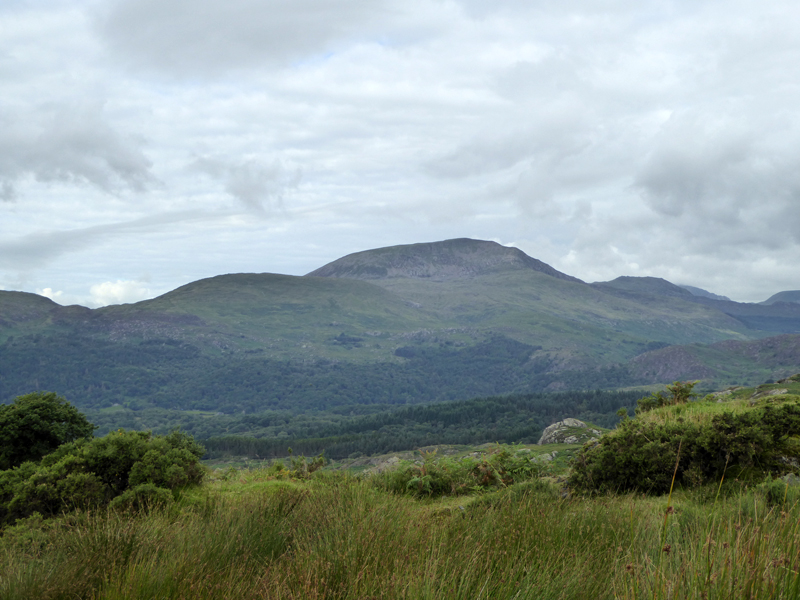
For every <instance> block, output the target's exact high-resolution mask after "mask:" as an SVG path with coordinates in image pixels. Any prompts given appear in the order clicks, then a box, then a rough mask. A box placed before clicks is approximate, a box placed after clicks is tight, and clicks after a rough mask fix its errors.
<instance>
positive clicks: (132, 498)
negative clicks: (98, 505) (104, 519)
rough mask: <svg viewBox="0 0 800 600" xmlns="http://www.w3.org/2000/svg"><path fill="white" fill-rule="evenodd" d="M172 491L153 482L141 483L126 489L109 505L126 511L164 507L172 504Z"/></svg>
mask: <svg viewBox="0 0 800 600" xmlns="http://www.w3.org/2000/svg"><path fill="white" fill-rule="evenodd" d="M173 501H174V499H173V497H172V493H171V492H170V491H169V490H166V489H164V488H162V487H158V486H156V485H155V484H152V483H140V484H139V485H137V486H136V487H132V488H131V489H129V490H125V491H124V492H122V494H120V495H119V496H117V497H116V498H114V499H113V500H112V501H111V502H110V503H109V505H108V507H109V508H112V509H114V510H121V511H125V512H141V511H147V510H150V509H152V508H157V507H158V508H162V507H164V506H168V505H170V504H172V502H173Z"/></svg>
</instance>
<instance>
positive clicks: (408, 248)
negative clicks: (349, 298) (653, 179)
mask: <svg viewBox="0 0 800 600" xmlns="http://www.w3.org/2000/svg"><path fill="white" fill-rule="evenodd" d="M506 268H517V269H530V270H533V271H538V272H540V273H544V274H545V275H550V276H551V277H555V278H557V279H563V280H565V281H573V282H577V283H583V282H582V281H581V280H580V279H577V278H575V277H572V276H570V275H566V274H564V273H562V272H560V271H557V270H555V269H554V268H553V267H551V266H550V265H547V264H545V263H543V262H542V261H540V260H537V259H535V258H531V257H530V256H528V255H527V254H525V253H524V252H523V251H522V250H520V249H518V248H508V247H506V246H501V245H500V244H497V243H495V242H487V241H483V240H471V239H467V238H458V239H454V240H445V241H443V242H431V243H424V244H409V245H404V246H389V247H387V248H378V249H376V250H366V251H364V252H356V253H354V254H348V255H347V256H344V257H342V258H340V259H338V260H335V261H333V262H331V263H328V264H327V265H325V266H323V267H320V268H319V269H317V270H316V271H312V272H311V273H309V274H308V275H309V276H312V277H340V278H346V279H363V280H376V279H394V278H413V279H432V280H439V281H447V280H451V279H464V278H469V277H475V276H478V275H482V274H484V273H489V272H492V271H497V270H501V269H506Z"/></svg>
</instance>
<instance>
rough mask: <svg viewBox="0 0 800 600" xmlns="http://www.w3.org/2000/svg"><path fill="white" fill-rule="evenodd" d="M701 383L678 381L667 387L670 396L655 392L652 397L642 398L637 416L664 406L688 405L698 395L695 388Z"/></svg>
mask: <svg viewBox="0 0 800 600" xmlns="http://www.w3.org/2000/svg"><path fill="white" fill-rule="evenodd" d="M698 383H699V382H697V381H676V382H674V383H673V384H672V385H668V386H667V391H668V392H669V394H665V393H664V392H653V393H652V394H650V396H648V397H646V398H642V399H641V400H639V401H638V402H637V407H636V414H637V415H638V414H639V413H643V412H647V411H648V410H653V409H654V408H660V407H662V406H672V405H675V404H686V403H687V402H689V401H690V400H692V399H693V398H696V397H697V396H698V394H696V393H695V392H693V391H692V390H693V389H694V386H696V385H697V384H698Z"/></svg>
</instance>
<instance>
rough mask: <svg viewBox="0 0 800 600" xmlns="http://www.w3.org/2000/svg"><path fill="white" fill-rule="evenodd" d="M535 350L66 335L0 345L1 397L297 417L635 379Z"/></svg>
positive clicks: (622, 371)
mask: <svg viewBox="0 0 800 600" xmlns="http://www.w3.org/2000/svg"><path fill="white" fill-rule="evenodd" d="M536 350H537V348H535V347H533V346H529V345H526V344H522V343H520V342H517V341H514V340H511V339H509V338H505V337H502V336H498V337H495V338H493V339H491V340H487V341H484V342H483V343H480V344H478V345H476V346H472V347H468V348H454V347H451V346H446V345H445V346H441V347H440V346H424V345H413V344H412V345H409V346H405V347H402V348H399V349H398V350H397V353H396V354H397V356H398V361H397V362H392V363H385V362H384V363H372V364H352V363H336V362H326V361H319V362H314V363H303V362H301V361H293V362H290V361H285V360H274V359H267V358H263V357H259V356H258V355H257V354H255V355H253V354H244V353H240V354H237V355H230V356H221V357H210V356H208V355H205V354H203V353H201V352H200V350H199V349H198V348H196V347H194V346H192V345H188V344H184V343H181V342H179V341H175V340H170V339H158V340H147V341H139V342H125V343H122V342H120V343H112V342H109V341H103V340H99V339H95V338H92V337H88V336H81V335H77V334H75V333H74V332H67V331H65V332H64V333H62V334H59V335H52V336H48V337H43V336H36V335H31V336H26V337H18V338H10V339H8V340H7V341H6V342H5V343H4V344H2V345H0V402H3V401H8V400H10V399H11V398H13V397H15V396H18V395H21V394H24V393H28V392H30V391H32V390H39V389H50V390H56V391H58V393H60V394H62V395H64V396H66V397H67V398H69V400H70V401H71V402H73V403H74V404H75V405H76V406H78V407H79V408H81V409H82V410H86V409H102V408H108V407H111V406H113V405H120V406H121V407H124V408H128V409H131V410H134V411H139V410H142V409H155V408H161V409H168V410H172V411H174V410H181V411H189V410H202V411H213V412H220V413H224V414H228V415H232V414H234V413H236V414H241V413H243V412H244V413H261V412H264V411H283V410H289V411H292V412H294V413H300V412H309V411H317V410H330V409H332V408H337V407H349V406H353V405H392V406H402V405H408V404H426V403H431V402H443V401H448V400H459V399H463V398H474V397H476V396H490V395H494V394H504V393H530V392H541V391H544V390H545V389H548V388H549V387H550V388H552V387H555V388H556V389H594V388H612V387H621V386H627V385H635V384H637V383H639V382H637V381H634V380H633V379H632V377H631V375H630V373H629V372H628V370H627V368H625V367H610V368H604V369H590V370H584V371H567V372H560V373H550V372H548V369H549V368H550V366H551V360H550V359H549V358H547V357H546V356H545V357H543V358H540V359H537V360H533V361H532V360H531V359H530V357H531V355H532V354H533V353H534V352H535V351H536ZM93 416H95V415H93Z"/></svg>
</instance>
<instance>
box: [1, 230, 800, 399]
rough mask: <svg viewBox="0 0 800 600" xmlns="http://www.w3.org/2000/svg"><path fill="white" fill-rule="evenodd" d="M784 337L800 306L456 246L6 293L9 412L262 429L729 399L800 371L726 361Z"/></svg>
mask: <svg viewBox="0 0 800 600" xmlns="http://www.w3.org/2000/svg"><path fill="white" fill-rule="evenodd" d="M775 333H783V334H786V333H789V334H796V333H800V304H790V303H785V302H777V303H775V304H772V305H757V304H742V303H736V302H732V301H723V300H716V299H713V298H708V297H701V296H696V295H693V294H692V293H691V292H690V291H687V290H685V289H683V288H681V287H679V286H676V285H674V284H672V283H671V282H669V281H666V280H664V279H660V278H655V277H641V278H639V277H620V278H617V279H615V280H612V281H609V282H597V283H592V284H588V283H585V282H583V281H581V280H580V279H577V278H574V277H571V276H569V275H566V274H564V273H560V272H559V271H557V270H555V269H553V268H552V267H550V266H549V265H546V264H545V263H542V262H541V261H539V260H537V259H534V258H531V257H529V256H527V255H526V254H525V253H523V252H522V251H521V250H519V249H517V248H507V247H504V246H501V245H500V244H497V243H495V242H487V241H481V240H469V239H466V238H458V239H454V240H445V241H443V242H431V243H427V244H409V245H403V246H391V247H387V248H379V249H376V250H367V251H364V252H361V253H355V254H352V255H348V256H345V257H341V258H340V259H337V260H335V261H333V262H331V263H328V264H327V265H324V266H323V267H320V269H317V270H315V271H312V272H311V273H309V274H308V275H304V276H292V275H280V274H274V273H238V274H227V275H219V276H216V277H210V278H206V279H201V280H198V281H195V282H191V283H189V284H186V285H184V286H181V287H179V288H177V289H175V290H172V291H171V292H168V293H166V294H163V295H161V296H159V297H157V298H153V299H151V300H146V301H143V302H138V303H133V304H123V305H112V306H106V307H103V308H99V309H88V308H85V307H80V306H66V307H65V306H60V305H58V304H56V303H55V302H53V301H51V300H49V299H47V298H44V297H41V296H37V295H35V294H27V293H23V292H4V291H0V401H2V400H3V399H8V398H11V397H13V396H14V395H17V394H21V393H26V392H28V391H31V390H33V389H53V390H55V391H57V392H65V391H67V392H69V395H70V400H73V399H74V400H75V401H76V403H77V404H78V405H84V406H86V405H88V406H90V407H93V409H97V410H110V411H113V410H116V409H114V408H113V407H114V406H116V405H119V406H122V407H126V410H133V411H136V410H143V409H148V410H149V409H150V408H153V407H157V408H158V409H159V410H170V411H172V410H190V409H192V410H194V409H200V410H207V411H222V412H225V413H226V414H227V413H228V412H230V411H233V412H237V413H241V411H247V413H248V414H249V413H251V412H258V411H264V410H290V411H300V412H302V411H307V410H318V409H319V408H320V407H328V408H331V407H338V408H337V410H338V409H341V410H346V407H347V406H349V405H353V406H356V407H361V408H357V410H363V407H364V406H368V405H371V404H375V405H383V404H391V405H394V404H406V403H408V404H413V403H425V402H438V401H442V400H447V399H456V398H458V397H469V396H476V395H490V394H502V393H511V392H514V393H517V392H526V391H553V390H570V389H608V388H617V387H624V386H631V385H641V384H651V383H668V382H669V381H668V380H665V379H664V378H667V377H668V376H669V375H672V374H676V373H681V374H685V375H686V376H687V377H695V378H700V377H704V378H707V379H708V380H709V381H714V382H715V383H720V384H724V383H726V382H728V381H734V380H735V381H738V380H739V379H741V377H745V378H747V379H748V381H750V380H753V381H755V380H757V379H758V378H762V380H763V378H765V377H771V376H773V375H775V374H782V373H784V372H786V371H787V370H788V371H791V370H792V369H794V372H797V371H798V370H800V364H798V365H795V364H794V361H795V360H796V359H797V356H798V355H797V353H795V351H794V350H793V348H794V346H793V345H792V344H789V345H788V346H787V345H786V344H784V342H782V341H780V340H778V341H775V342H774V343H772V342H771V343H772V344H773V345H772V346H769V345H766V346H764V347H763V348H764V350H763V351H761V350H759V351H756V350H753V351H750V350H747V351H744V350H736V348H735V347H733V346H731V347H720V348H716V347H712V346H713V344H715V343H732V342H731V340H733V341H735V342H737V343H741V344H751V343H756V341H757V340H760V339H762V338H769V337H770V336H774V334H775ZM754 340H755V341H754ZM787 343H788V342H787ZM698 344H699V345H701V346H698ZM781 344H783V345H781ZM697 348H702V349H701V350H697ZM754 348H756V346H754ZM756 349H757V348H756ZM770 352H772V353H773V354H772V355H771V354H770ZM798 360H800V359H798ZM728 363H730V365H735V366H736V369H732V368H727V367H726V364H728ZM787 363H791V364H787ZM737 369H738V372H741V373H744V374H745V375H742V376H737V375H736V374H735V371H736V370H737ZM682 376H683V375H682ZM326 410H327V409H326Z"/></svg>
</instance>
